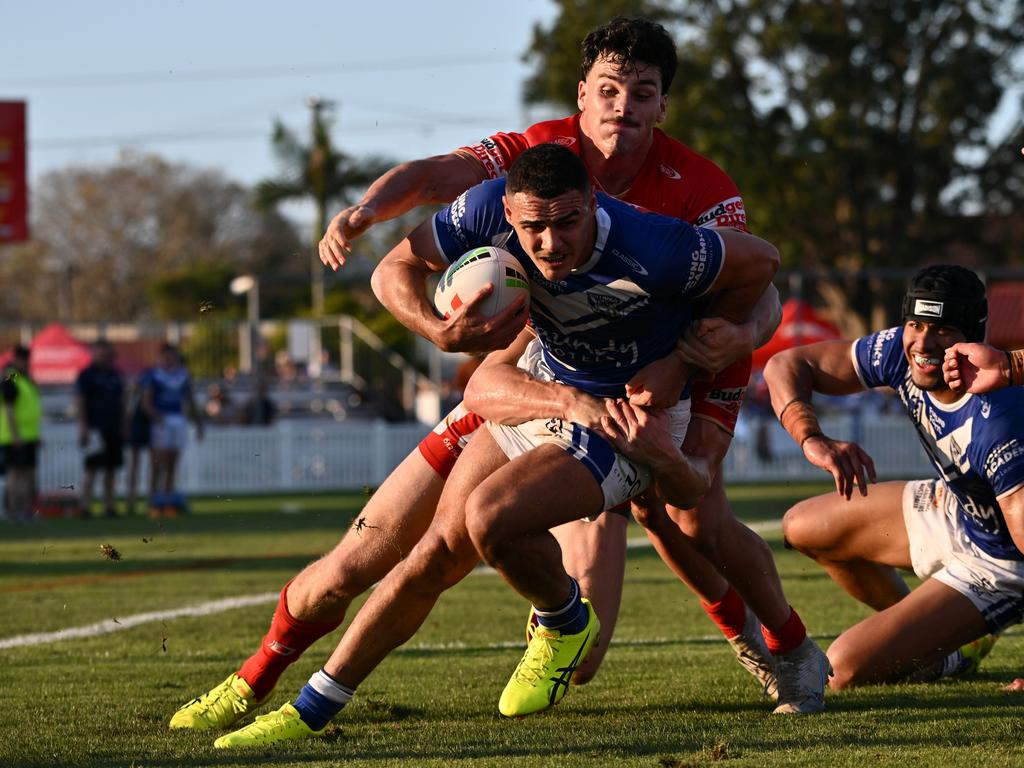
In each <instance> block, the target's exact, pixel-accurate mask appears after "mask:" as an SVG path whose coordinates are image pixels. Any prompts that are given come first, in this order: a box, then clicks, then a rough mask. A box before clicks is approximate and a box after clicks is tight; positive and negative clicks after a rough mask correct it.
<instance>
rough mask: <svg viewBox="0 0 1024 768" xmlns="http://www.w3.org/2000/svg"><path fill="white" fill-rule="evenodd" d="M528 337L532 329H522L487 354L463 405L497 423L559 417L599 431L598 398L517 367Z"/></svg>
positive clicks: (602, 411)
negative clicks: (502, 347)
mask: <svg viewBox="0 0 1024 768" xmlns="http://www.w3.org/2000/svg"><path fill="white" fill-rule="evenodd" d="M531 339H533V332H532V331H531V330H530V329H529V328H524V329H523V331H522V332H521V333H520V334H519V337H518V338H517V339H516V340H515V342H513V343H512V344H511V345H510V346H509V347H508V348H506V349H503V350H500V351H498V352H492V353H491V354H490V355H488V356H487V359H485V360H484V362H483V363H481V365H480V367H479V368H477V369H476V371H475V372H474V373H473V376H472V378H470V380H469V384H468V385H467V387H466V391H465V393H464V394H463V402H464V403H465V404H466V408H468V409H469V410H470V411H472V412H473V413H475V414H477V415H478V416H482V417H483V418H485V419H487V420H488V421H491V422H494V423H496V424H522V423H523V422H526V421H531V420H532V419H547V418H559V419H563V420H565V421H572V422H575V423H577V424H581V425H583V426H585V427H590V428H591V429H598V430H600V428H601V417H602V416H604V415H605V408H604V401H603V400H602V399H601V398H599V397H594V396H592V395H588V394H586V393H585V392H581V391H580V390H578V389H576V388H574V387H570V386H567V385H565V384H560V383H558V382H556V381H542V380H540V379H537V378H535V377H533V376H531V375H530V374H529V373H527V372H526V371H524V370H523V369H521V368H519V367H517V366H516V362H517V361H518V360H519V358H520V357H521V356H522V354H523V352H524V351H525V350H526V347H527V345H528V344H529V343H530V340H531Z"/></svg>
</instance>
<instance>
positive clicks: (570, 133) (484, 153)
mask: <svg viewBox="0 0 1024 768" xmlns="http://www.w3.org/2000/svg"><path fill="white" fill-rule="evenodd" d="M549 142H552V143H555V144H560V145H561V146H563V147H566V148H568V149H570V150H571V151H573V152H575V153H576V154H579V151H580V141H579V116H578V115H576V116H574V117H566V118H563V119H561V120H545V121H544V122H542V123H535V124H534V125H531V126H530V127H529V128H527V129H526V131H524V132H523V133H496V134H494V135H493V136H488V137H487V138H486V139H483V140H482V141H481V142H480V143H479V144H474V145H473V146H471V147H461V148H460V149H459V150H458V151H460V152H464V153H469V154H472V155H473V156H474V157H475V158H476V159H477V160H479V161H480V165H482V166H483V167H484V171H486V173H487V178H489V179H498V178H501V177H502V176H504V175H505V174H506V173H508V169H509V166H510V165H512V163H513V162H515V159H516V158H517V157H519V155H520V154H522V153H523V152H524V151H525V150H527V149H529V148H530V147H535V146H537V145H538V144H547V143H549Z"/></svg>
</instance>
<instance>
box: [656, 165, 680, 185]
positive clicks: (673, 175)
mask: <svg viewBox="0 0 1024 768" xmlns="http://www.w3.org/2000/svg"><path fill="white" fill-rule="evenodd" d="M658 170H659V171H661V172H662V173H663V174H665V175H666V176H668V177H669V178H670V179H672V181H678V180H679V179H681V178H683V177H682V176H680V175H679V171H677V170H676V169H675V168H673V167H672V166H670V165H665V164H664V163H662V164H661V165H659V166H658Z"/></svg>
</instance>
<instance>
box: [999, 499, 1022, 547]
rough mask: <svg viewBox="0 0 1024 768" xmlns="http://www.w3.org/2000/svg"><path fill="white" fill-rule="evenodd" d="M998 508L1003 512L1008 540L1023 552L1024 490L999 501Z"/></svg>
mask: <svg viewBox="0 0 1024 768" xmlns="http://www.w3.org/2000/svg"><path fill="white" fill-rule="evenodd" d="M999 508H1000V509H1001V510H1002V511H1003V518H1004V519H1005V520H1006V528H1007V530H1008V531H1009V532H1010V538H1011V539H1013V543H1014V545H1015V546H1016V547H1017V549H1019V550H1020V551H1021V552H1024V488H1021V489H1018V490H1016V491H1014V492H1013V493H1011V494H1009V495H1007V496H1003V497H1002V498H1001V499H999Z"/></svg>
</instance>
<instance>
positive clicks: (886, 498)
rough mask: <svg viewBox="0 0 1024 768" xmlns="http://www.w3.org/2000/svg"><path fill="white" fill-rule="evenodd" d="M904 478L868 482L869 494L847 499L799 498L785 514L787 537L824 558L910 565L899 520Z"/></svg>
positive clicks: (903, 525) (829, 495)
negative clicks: (874, 482) (801, 499)
mask: <svg viewBox="0 0 1024 768" xmlns="http://www.w3.org/2000/svg"><path fill="white" fill-rule="evenodd" d="M905 487H906V482H904V481H894V482H887V483H878V484H877V485H872V486H869V489H868V495H867V496H861V495H860V494H859V493H854V495H853V497H852V498H851V499H850V500H849V501H847V500H846V499H845V498H843V497H842V496H840V495H838V494H836V493H826V494H822V495H821V496H815V497H813V498H810V499H807V500H805V501H801V502H800V503H799V504H796V505H794V506H793V507H792V508H790V510H789V511H788V512H787V513H786V516H785V518H784V520H783V531H784V533H785V536H786V540H787V541H788V542H789V543H790V544H792V545H793V546H794V547H796V548H797V549H800V550H807V551H810V552H812V553H816V554H818V555H820V556H821V557H824V558H826V559H828V560H834V561H837V562H849V561H853V560H862V561H866V562H870V563H877V564H879V565H889V566H892V567H894V568H905V569H909V568H910V567H911V562H910V543H909V540H908V537H907V527H906V523H905V522H904V518H903V489H904V488H905Z"/></svg>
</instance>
